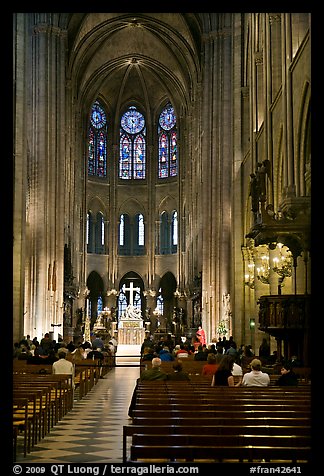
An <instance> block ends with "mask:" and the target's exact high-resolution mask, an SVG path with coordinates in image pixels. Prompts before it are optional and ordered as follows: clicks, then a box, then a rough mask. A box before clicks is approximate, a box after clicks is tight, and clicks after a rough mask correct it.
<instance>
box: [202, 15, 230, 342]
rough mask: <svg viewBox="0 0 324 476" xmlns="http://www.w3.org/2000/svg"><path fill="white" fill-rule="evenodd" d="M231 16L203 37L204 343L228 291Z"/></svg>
mask: <svg viewBox="0 0 324 476" xmlns="http://www.w3.org/2000/svg"><path fill="white" fill-rule="evenodd" d="M231 22H232V16H231V14H223V15H220V17H219V23H218V28H217V29H215V31H213V32H211V33H210V34H208V35H206V37H205V38H204V56H205V57H204V64H205V65H206V70H205V72H204V84H203V85H202V94H203V106H202V129H203V130H204V136H203V138H202V154H203V156H204V161H203V164H202V181H203V184H204V187H203V189H202V210H203V219H202V222H203V223H202V229H203V230H204V232H205V233H204V237H206V238H205V239H204V240H203V250H202V253H203V265H202V293H203V299H202V304H203V315H202V327H203V328H204V329H205V330H206V338H207V341H210V340H211V339H212V337H213V336H214V335H215V332H216V329H217V326H218V325H219V322H220V320H221V316H222V296H223V294H228V293H229V292H230V266H231V252H230V250H231V240H230V233H229V231H230V227H231V223H230V221H231V196H230V191H231V184H232V163H233V157H232V127H231V125H232V117H231V114H232V69H231V68H232V40H231V33H232V28H231V24H232V23H231Z"/></svg>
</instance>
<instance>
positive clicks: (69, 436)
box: [17, 366, 140, 463]
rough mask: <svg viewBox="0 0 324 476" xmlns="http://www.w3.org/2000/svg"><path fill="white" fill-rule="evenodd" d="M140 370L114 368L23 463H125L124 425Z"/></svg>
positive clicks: (20, 460)
mask: <svg viewBox="0 0 324 476" xmlns="http://www.w3.org/2000/svg"><path fill="white" fill-rule="evenodd" d="M139 375H140V367H135V366H134V367H132V366H128V367H114V368H113V369H112V370H111V371H109V372H108V373H107V374H106V375H105V376H104V378H103V379H100V380H99V381H98V383H97V385H95V386H94V387H93V388H92V390H91V391H90V392H89V393H88V394H87V395H86V396H85V397H84V398H83V399H82V400H78V401H74V406H73V409H72V411H71V412H69V413H68V414H67V415H66V416H65V417H64V418H63V419H62V420H61V421H60V422H58V424H57V425H55V427H54V428H52V429H51V431H50V433H49V434H48V435H47V436H46V437H45V438H43V439H42V440H41V441H40V442H39V443H38V444H37V445H36V446H35V448H34V450H33V451H32V452H31V453H30V454H28V455H27V458H24V457H23V455H21V454H19V453H18V454H17V462H21V463H106V462H109V463H122V448H123V439H122V435H123V425H127V424H129V422H130V419H129V418H128V415H127V412H128V407H129V404H130V401H131V398H132V394H133V390H134V387H135V383H136V379H137V378H138V377H139Z"/></svg>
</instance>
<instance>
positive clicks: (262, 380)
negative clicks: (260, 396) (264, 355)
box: [242, 359, 270, 387]
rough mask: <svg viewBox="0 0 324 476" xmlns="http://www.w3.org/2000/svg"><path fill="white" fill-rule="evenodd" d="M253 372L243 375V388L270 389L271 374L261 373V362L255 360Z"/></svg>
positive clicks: (252, 364) (252, 367) (252, 366)
mask: <svg viewBox="0 0 324 476" xmlns="http://www.w3.org/2000/svg"><path fill="white" fill-rule="evenodd" d="M250 366H251V369H252V370H251V372H246V373H245V374H244V375H243V380H242V386H243V387H268V385H270V377H269V374H267V373H265V372H262V371H261V366H262V364H261V360H259V359H253V360H252V362H251V364H250Z"/></svg>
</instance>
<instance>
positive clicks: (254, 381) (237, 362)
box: [139, 327, 301, 387]
mask: <svg viewBox="0 0 324 476" xmlns="http://www.w3.org/2000/svg"><path fill="white" fill-rule="evenodd" d="M188 357H190V358H191V360H195V361H205V362H206V363H205V364H204V365H203V366H202V370H201V375H202V376H210V377H211V386H219V385H220V386H224V385H225V386H230V387H232V386H236V387H238V386H246V387H249V386H260V387H262V386H265V387H266V386H268V385H270V377H269V373H267V368H271V366H274V365H277V366H279V367H278V368H281V370H280V373H281V375H280V376H279V377H278V379H277V381H276V385H280V386H284V385H294V386H296V385H298V378H297V375H296V374H295V373H294V371H293V368H294V367H297V366H300V365H301V363H300V362H299V361H298V360H297V358H296V357H295V356H293V357H292V358H291V359H290V360H289V361H287V362H284V361H283V360H282V359H281V360H280V359H278V356H277V352H276V351H274V352H273V353H272V354H271V353H270V345H269V342H268V340H267V339H266V338H264V339H263V341H262V343H261V345H260V347H259V352H258V354H257V355H255V352H254V351H253V349H252V345H250V344H247V345H243V344H242V345H240V347H238V346H237V344H236V342H235V340H234V338H233V336H230V337H229V338H228V339H226V337H223V338H221V337H220V338H219V339H218V341H217V342H215V343H212V344H209V345H207V344H206V342H205V336H204V332H203V331H202V329H201V327H199V329H198V331H197V334H196V338H194V339H192V340H191V341H190V340H189V339H187V340H186V341H185V342H181V343H179V344H174V342H173V340H172V338H171V335H168V336H163V337H161V338H160V340H159V341H157V342H154V339H153V337H152V336H148V337H146V338H145V340H144V341H143V343H142V346H141V361H142V362H143V363H145V362H146V361H151V363H152V365H151V368H149V369H147V370H144V371H143V372H142V373H141V376H140V378H139V380H175V379H177V380H183V379H186V380H189V379H190V376H189V375H188V374H186V373H185V372H184V371H183V365H182V362H183V359H184V358H188ZM165 361H171V362H173V371H174V372H172V373H170V372H169V373H166V372H165V371H163V370H162V368H161V365H162V362H165ZM243 369H244V370H245V371H244V372H243Z"/></svg>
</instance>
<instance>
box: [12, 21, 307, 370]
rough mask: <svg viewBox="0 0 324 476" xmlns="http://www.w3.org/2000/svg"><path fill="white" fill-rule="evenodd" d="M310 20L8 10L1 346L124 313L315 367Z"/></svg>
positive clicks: (112, 324)
mask: <svg viewBox="0 0 324 476" xmlns="http://www.w3.org/2000/svg"><path fill="white" fill-rule="evenodd" d="M310 17H311V15H310V14H309V13H116V12H115V13H15V14H14V15H13V20H14V21H13V30H14V42H13V43H14V51H13V53H14V55H13V56H14V64H13V66H14V73H13V74H14V112H13V119H14V127H13V135H14V147H13V148H14V167H13V170H14V177H13V178H14V197H13V198H14V200H13V236H14V239H13V339H14V341H19V340H20V339H21V338H22V336H26V335H30V336H31V338H33V337H37V338H38V339H41V338H42V337H43V336H44V334H45V333H50V334H51V335H52V336H53V338H55V339H57V338H58V337H59V336H61V337H62V338H63V339H64V340H65V341H66V342H70V341H71V340H72V341H74V342H78V341H80V340H81V341H82V337H83V336H84V333H85V329H86V328H87V332H90V333H91V332H94V330H95V329H96V325H98V319H99V318H100V323H101V324H102V322H103V321H104V327H105V326H106V327H107V329H108V331H109V332H110V334H113V335H115V334H116V337H118V335H117V334H118V332H119V331H118V329H119V324H120V321H121V319H122V317H123V316H125V312H126V311H127V310H129V308H130V306H131V308H132V310H133V311H134V308H135V310H136V312H137V313H139V314H140V316H142V319H143V322H144V324H143V328H142V331H143V332H142V333H138V334H136V333H135V334H132V335H131V338H132V339H135V341H136V339H142V338H143V336H144V335H145V334H146V332H150V333H152V334H153V335H164V334H167V333H171V334H172V335H173V336H175V338H177V337H191V336H193V335H195V332H196V330H197V329H198V327H199V326H200V325H201V326H202V328H203V329H204V330H205V333H206V337H207V342H209V343H211V342H216V340H218V339H219V338H220V337H221V338H222V337H223V336H226V337H228V336H234V339H235V341H236V342H237V343H238V344H239V345H240V344H245V345H248V344H251V345H252V348H254V349H258V348H259V345H260V344H261V342H262V340H263V338H264V337H266V338H267V339H268V340H269V342H270V346H271V351H274V350H276V351H278V352H279V355H281V356H283V357H285V358H290V357H291V356H292V355H296V356H298V358H299V359H300V360H302V361H303V364H304V365H305V366H309V365H310V364H311V362H310V352H309V347H310V296H311V249H310V248H311V247H310V243H311V236H310V228H311V227H310V217H311V120H310V108H311V106H310V103H311V60H310V58H311V45H310V28H311V21H310V20H311V18H310ZM127 332H128V331H127ZM127 332H126V331H125V333H124V337H123V338H125V339H126V340H127V338H128V337H127V336H129V332H131V329H129V332H128V334H127ZM136 342H137V341H136Z"/></svg>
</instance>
